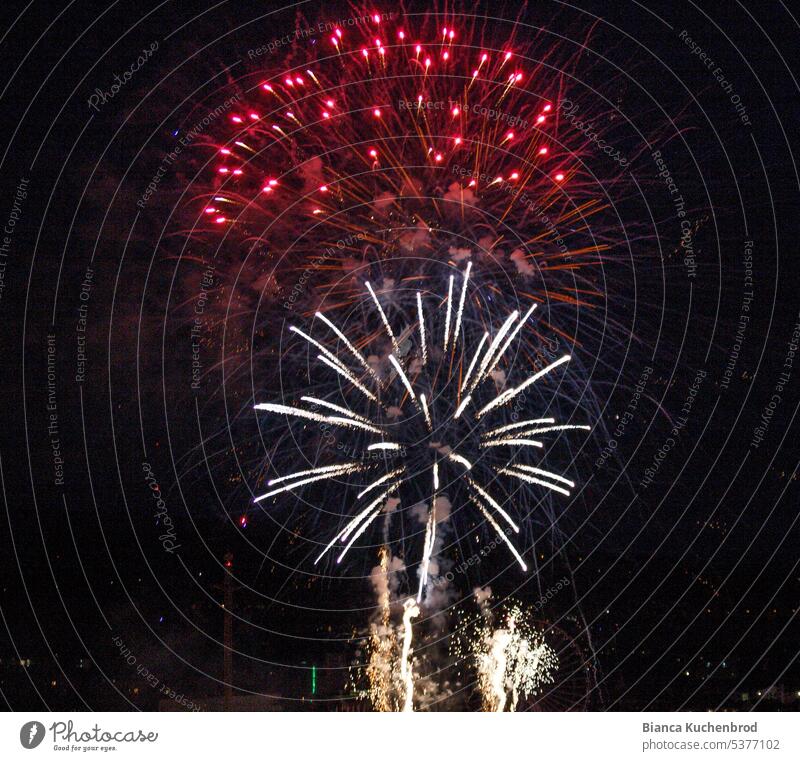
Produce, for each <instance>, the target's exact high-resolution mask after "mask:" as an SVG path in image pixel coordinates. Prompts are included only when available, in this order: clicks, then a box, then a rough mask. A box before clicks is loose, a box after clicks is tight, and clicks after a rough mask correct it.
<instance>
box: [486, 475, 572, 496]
mask: <svg viewBox="0 0 800 761" xmlns="http://www.w3.org/2000/svg"><path fill="white" fill-rule="evenodd" d="M497 472H498V473H502V474H503V475H505V476H513V477H514V478H518V479H519V480H520V481H525V482H526V483H529V484H536V485H538V486H545V487H547V488H548V489H552V490H553V491H557V492H558V493H559V494H563V495H564V496H565V497H569V492H568V491H567V490H566V489H562V488H561V487H560V486H556V485H555V484H551V483H550V482H549V481H544V480H542V479H541V478H535V477H534V476H529V475H527V474H525V473H518V472H517V471H515V470H512V469H511V468H499V469H498V471H497Z"/></svg>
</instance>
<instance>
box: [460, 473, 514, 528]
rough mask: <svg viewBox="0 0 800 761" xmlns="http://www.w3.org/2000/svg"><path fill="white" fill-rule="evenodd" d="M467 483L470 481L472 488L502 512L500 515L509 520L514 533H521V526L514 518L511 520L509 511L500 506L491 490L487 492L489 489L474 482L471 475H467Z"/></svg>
mask: <svg viewBox="0 0 800 761" xmlns="http://www.w3.org/2000/svg"><path fill="white" fill-rule="evenodd" d="M467 483H468V484H469V485H470V486H471V487H472V488H473V489H474V490H475V491H476V492H478V494H480V495H481V497H483V498H484V499H485V500H486V501H487V502H488V503H489V504H490V505H491V506H492V507H493V508H494V509H495V510H497V512H498V513H500V515H502V516H503V518H505V519H506V521H507V522H508V525H509V526H511V528H512V529H513V530H514V533H516V534H519V526H517V524H516V523H514V521H513V520H511V516H510V515H509V514H508V513H507V512H506V511H505V510H503V508H502V507H500V505H499V503H498V502H497V500H496V499H494V498H493V497H492V495H491V494H489V492H487V491H486V490H485V489H484V488H482V487H481V486H479V485H478V484H476V483H475V482H474V481H473V480H472V479H471V478H469V477H467Z"/></svg>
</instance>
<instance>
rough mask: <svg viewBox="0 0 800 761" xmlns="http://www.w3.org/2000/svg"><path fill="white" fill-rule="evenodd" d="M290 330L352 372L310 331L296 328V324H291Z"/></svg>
mask: <svg viewBox="0 0 800 761" xmlns="http://www.w3.org/2000/svg"><path fill="white" fill-rule="evenodd" d="M289 330H291V331H292V333H297V335H298V336H301V337H302V338H305V340H306V341H308V342H309V343H310V344H311V345H312V346H316V347H317V348H318V349H319V350H320V351H321V352H322V353H323V354H324V355H325V356H326V357H327V358H328V359H329V360H330V361H331V362H333V363H334V364H335V365H337V366H338V367H339V368H341V369H342V370H344V371H345V372H347V373H349V372H350V371H349V370H348V369H347V367H346V366H345V365H344V363H343V362H342V360H340V359H339V357H337V356H336V355H335V354H333V353H332V352H330V351H329V350H328V349H326V348H325V347H324V346H323V345H322V344H321V343H320V342H319V341H317V340H316V339H314V338H312V337H311V336H310V335H308V333H304V332H303V331H302V330H300V328H296V327H295V326H294V325H290V326H289ZM354 377H355V376H354Z"/></svg>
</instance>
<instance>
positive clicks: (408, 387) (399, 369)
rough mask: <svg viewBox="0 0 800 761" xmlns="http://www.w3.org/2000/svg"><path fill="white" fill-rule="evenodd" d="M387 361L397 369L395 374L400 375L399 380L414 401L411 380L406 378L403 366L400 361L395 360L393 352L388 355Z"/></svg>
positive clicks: (414, 395)
mask: <svg viewBox="0 0 800 761" xmlns="http://www.w3.org/2000/svg"><path fill="white" fill-rule="evenodd" d="M389 362H391V363H392V366H393V367H394V369H395V370H397V374H398V375H399V376H400V380H401V381H402V382H403V385H404V386H405V387H406V391H408V393H409V395H410V396H411V398H412V399H414V400H415V401H416V399H417V395H416V394H415V393H414V389H413V388H411V382H410V381H409V380H408V377H407V376H406V374H405V373H404V372H403V368H402V367H401V366H400V363H399V362H398V361H397V357H395V356H394V354H390V355H389Z"/></svg>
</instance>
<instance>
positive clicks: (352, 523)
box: [314, 489, 391, 565]
mask: <svg viewBox="0 0 800 761" xmlns="http://www.w3.org/2000/svg"><path fill="white" fill-rule="evenodd" d="M389 492H391V489H387V490H386V491H385V492H383V494H381V496H380V497H378V498H377V499H375V500H373V501H372V502H370V503H369V504H368V505H367V506H366V507H365V508H364V509H363V510H362V511H361V512H360V513H358V515H356V516H355V517H354V518H352V519H351V520H349V521H348V522H347V525H346V526H345V527H344V528H343V529H342V530H341V531H340V532H339V533H338V534H336V536H334V537H333V539H331V541H330V542H329V543H328V545H327V546H326V547H325V549H324V550H322V552H320V553H319V556H318V557H317V559H316V560H315V561H314V565H316V564H317V563H319V561H320V560H322V558H323V557H324V556H325V553H326V552H327V551H328V550H329V549H330V548H331V547H333V545H334V544H336V542H337V541H339V540H341V541H344V540H345V539H347V537H348V536H349V535H350V532H352V531H353V530H354V529H356V528H357V527H358V525H359V523H361V521H362V520H364V518H366V517H367V515H369V513H370V511H372V510H374V509H375V507H376V506H377V505H378V504H380V502H381V501H382V500H384V499H386V497H388V496H389Z"/></svg>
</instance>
